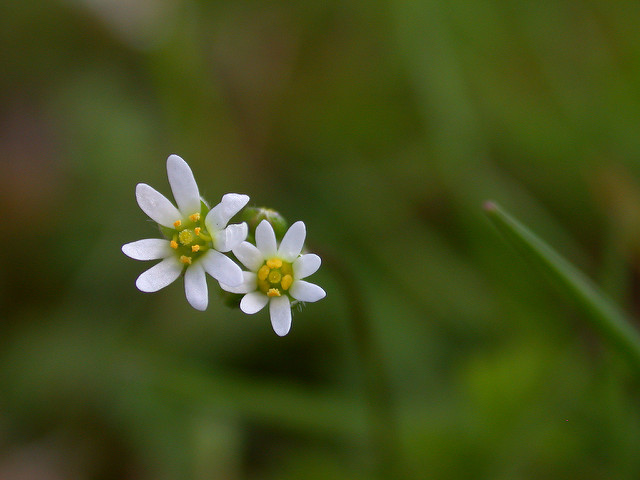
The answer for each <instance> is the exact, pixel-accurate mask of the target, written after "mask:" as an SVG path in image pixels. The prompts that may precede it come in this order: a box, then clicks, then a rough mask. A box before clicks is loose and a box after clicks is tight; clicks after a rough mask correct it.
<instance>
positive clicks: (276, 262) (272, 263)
mask: <svg viewBox="0 0 640 480" xmlns="http://www.w3.org/2000/svg"><path fill="white" fill-rule="evenodd" d="M281 266H282V260H280V259H279V258H270V259H269V260H267V267H269V268H280V267H281Z"/></svg>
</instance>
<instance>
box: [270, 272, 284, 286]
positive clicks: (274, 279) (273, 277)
mask: <svg viewBox="0 0 640 480" xmlns="http://www.w3.org/2000/svg"><path fill="white" fill-rule="evenodd" d="M280 279H282V275H280V272H279V271H277V270H271V271H270V272H269V281H270V282H271V283H278V282H279V281H280Z"/></svg>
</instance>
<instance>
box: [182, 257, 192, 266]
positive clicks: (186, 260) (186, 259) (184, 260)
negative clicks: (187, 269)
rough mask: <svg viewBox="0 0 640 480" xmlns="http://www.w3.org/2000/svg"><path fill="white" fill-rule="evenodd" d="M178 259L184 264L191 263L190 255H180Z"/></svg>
mask: <svg viewBox="0 0 640 480" xmlns="http://www.w3.org/2000/svg"><path fill="white" fill-rule="evenodd" d="M180 261H181V262H182V263H184V264H185V265H191V257H187V256H186V255H182V256H181V257H180Z"/></svg>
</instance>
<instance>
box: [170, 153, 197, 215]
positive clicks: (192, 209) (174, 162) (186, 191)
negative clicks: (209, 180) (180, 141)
mask: <svg viewBox="0 0 640 480" xmlns="http://www.w3.org/2000/svg"><path fill="white" fill-rule="evenodd" d="M167 176H168V177H169V184H170V185H171V191H172V192H173V197H174V198H175V199H176V203H177V204H178V209H179V210H180V211H181V212H182V216H183V217H188V216H189V215H191V214H193V213H200V210H201V205H200V192H199V191H198V184H197V183H196V180H195V178H193V172H192V171H191V168H189V165H187V162H185V161H184V160H183V159H182V158H180V157H179V156H178V155H170V156H169V158H167Z"/></svg>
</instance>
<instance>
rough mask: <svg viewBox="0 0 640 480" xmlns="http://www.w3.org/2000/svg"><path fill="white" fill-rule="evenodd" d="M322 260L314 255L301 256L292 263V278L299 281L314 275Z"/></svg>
mask: <svg viewBox="0 0 640 480" xmlns="http://www.w3.org/2000/svg"><path fill="white" fill-rule="evenodd" d="M321 263H322V260H320V257H319V256H318V255H316V254H315V253H307V254H306V255H301V256H300V257H298V259H297V260H296V261H295V262H293V278H297V279H301V278H305V277H308V276H309V275H312V274H314V273H316V271H317V270H318V269H319V268H320V264H321Z"/></svg>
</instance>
